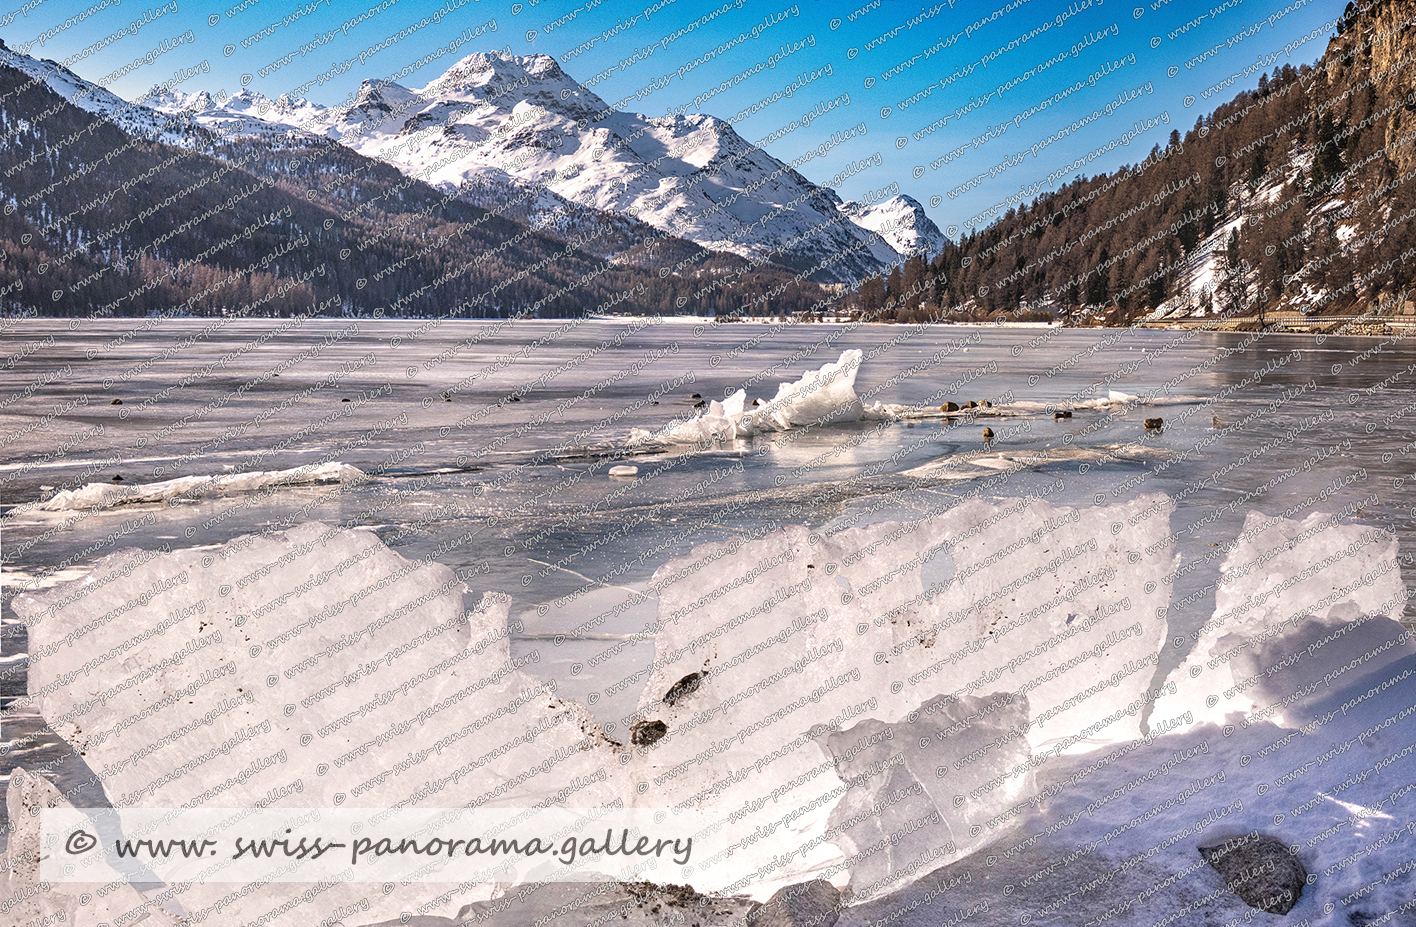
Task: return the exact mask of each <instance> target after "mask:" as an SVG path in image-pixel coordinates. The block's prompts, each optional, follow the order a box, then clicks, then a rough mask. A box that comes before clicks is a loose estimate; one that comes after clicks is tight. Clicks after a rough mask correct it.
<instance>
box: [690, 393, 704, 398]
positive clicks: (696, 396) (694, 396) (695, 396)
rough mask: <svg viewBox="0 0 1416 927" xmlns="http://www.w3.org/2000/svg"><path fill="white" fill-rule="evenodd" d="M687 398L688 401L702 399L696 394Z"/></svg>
mask: <svg viewBox="0 0 1416 927" xmlns="http://www.w3.org/2000/svg"><path fill="white" fill-rule="evenodd" d="M688 398H689V399H702V398H703V397H702V396H700V395H698V394H697V393H694V394H693V395H692V396H689V397H688Z"/></svg>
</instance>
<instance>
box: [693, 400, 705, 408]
mask: <svg viewBox="0 0 1416 927" xmlns="http://www.w3.org/2000/svg"><path fill="white" fill-rule="evenodd" d="M707 404H708V403H707V402H705V401H703V400H702V399H700V400H698V401H697V402H695V403H694V404H693V407H694V408H695V409H701V408H703V407H704V406H706V405H707Z"/></svg>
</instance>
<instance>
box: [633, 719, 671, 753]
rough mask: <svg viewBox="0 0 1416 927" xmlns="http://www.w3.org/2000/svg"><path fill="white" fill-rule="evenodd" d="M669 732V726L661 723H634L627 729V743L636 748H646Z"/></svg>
mask: <svg viewBox="0 0 1416 927" xmlns="http://www.w3.org/2000/svg"><path fill="white" fill-rule="evenodd" d="M668 732H669V726H668V725H667V724H665V723H664V722H662V721H636V722H634V725H633V726H632V727H631V728H630V729H629V742H630V743H632V744H634V745H635V746H636V747H647V746H649V745H650V744H652V743H654V742H655V741H657V740H658V739H659V738H660V737H663V736H664V735H665V734H667V733H668Z"/></svg>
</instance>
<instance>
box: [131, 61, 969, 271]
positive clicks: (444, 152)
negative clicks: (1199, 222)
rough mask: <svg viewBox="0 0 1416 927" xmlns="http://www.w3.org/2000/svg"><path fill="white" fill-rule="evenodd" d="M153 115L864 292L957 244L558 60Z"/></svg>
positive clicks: (159, 99)
mask: <svg viewBox="0 0 1416 927" xmlns="http://www.w3.org/2000/svg"><path fill="white" fill-rule="evenodd" d="M151 104H152V105H153V106H154V107H155V108H156V109H158V110H159V111H161V112H164V113H168V114H173V115H181V116H183V117H184V118H190V119H192V120H194V121H195V122H196V123H198V124H200V125H205V126H208V127H211V128H218V127H220V128H223V129H225V130H227V131H236V132H240V133H245V134H251V135H257V136H258V135H260V134H263V133H264V132H268V131H271V130H272V129H273V130H275V131H278V132H285V131H289V130H291V129H294V130H299V131H304V132H311V133H315V134H319V135H325V136H328V137H331V138H335V139H338V140H339V141H340V142H341V143H342V144H344V145H346V146H348V147H349V148H352V149H353V150H355V151H358V152H359V153H360V154H363V155H366V156H369V157H374V158H378V159H380V160H383V161H386V162H388V163H390V164H393V165H395V166H396V167H398V168H399V169H400V170H401V171H403V172H404V173H405V174H407V175H410V176H414V177H417V178H419V179H421V180H425V181H427V182H429V183H431V184H433V185H435V186H441V187H445V188H454V187H462V188H464V189H468V190H481V191H483V193H482V194H481V195H482V196H486V195H488V193H487V191H490V190H501V189H511V190H519V189H523V188H528V187H529V188H533V189H534V188H537V187H540V188H543V189H544V190H546V191H548V192H549V193H550V194H552V196H551V197H549V198H548V199H547V202H546V204H545V205H546V207H547V208H554V207H555V206H556V205H557V204H558V202H559V203H561V204H563V203H564V201H569V202H570V203H575V204H579V205H580V206H583V207H589V208H592V209H596V210H601V211H604V212H609V213H612V214H617V215H621V216H631V217H635V218H637V219H638V220H639V221H642V222H645V223H647V224H649V225H651V226H653V227H655V228H657V229H660V230H662V231H664V232H667V233H669V234H672V235H674V236H677V237H680V238H685V239H688V240H690V241H693V242H696V243H698V244H700V245H702V246H704V247H707V248H711V249H713V250H718V251H727V252H732V253H735V254H739V255H742V256H744V257H749V258H761V259H766V258H768V257H769V256H770V257H771V258H772V259H774V260H776V261H778V262H780V263H783V264H786V265H788V266H791V267H793V268H796V269H797V270H799V271H807V272H809V275H810V276H811V277H812V278H813V279H816V280H818V281H822V282H842V281H855V280H858V279H859V278H861V277H862V276H864V275H867V274H871V273H878V272H879V271H880V270H882V269H883V268H886V267H888V266H890V265H893V264H896V263H899V262H901V261H903V259H904V257H905V256H906V255H908V254H910V253H913V252H915V251H917V250H920V249H924V250H926V251H928V252H930V253H937V252H938V250H939V249H940V248H941V247H942V245H943V242H944V236H943V235H942V234H941V233H940V231H939V229H938V228H937V227H936V226H935V225H934V223H933V222H932V221H931V220H930V219H929V218H928V217H927V216H926V215H925V214H924V211H923V208H922V207H921V206H920V204H919V203H918V202H916V201H915V200H913V199H911V198H909V197H905V196H894V197H892V198H890V199H887V200H884V201H883V202H878V203H871V204H862V203H845V202H842V201H841V198H840V197H839V196H838V195H837V194H836V193H835V191H834V190H831V189H830V188H829V187H823V186H818V185H816V184H813V183H812V182H811V181H809V180H807V179H806V178H805V177H803V176H802V175H801V174H799V173H798V172H797V171H796V170H794V169H793V168H792V167H790V166H789V165H786V164H784V163H782V162H781V161H779V160H777V159H776V158H774V157H772V156H771V155H769V154H768V153H767V152H765V151H763V150H762V149H760V148H756V147H754V146H753V145H751V144H750V143H748V142H747V141H745V140H744V139H743V138H742V137H741V136H739V135H738V134H737V132H735V131H734V130H733V128H732V126H731V125H729V124H728V123H726V122H724V121H723V120H720V119H717V118H716V117H713V116H708V115H691V116H673V117H663V118H651V117H647V116H643V115H639V114H637V113H624V112H619V111H616V110H614V109H612V108H611V107H610V106H609V105H608V104H606V103H605V101H604V100H602V99H600V97H598V96H596V95H595V94H594V93H592V92H591V91H589V90H587V89H586V88H584V87H583V86H581V85H580V84H579V83H577V82H576V81H575V80H574V79H573V78H571V77H570V76H569V75H567V74H566V73H565V72H564V71H563V70H561V67H560V65H559V64H558V63H557V62H556V61H555V59H553V58H551V57H549V56H547V55H530V56H525V57H522V56H516V55H510V54H506V53H503V52H494V53H477V54H473V55H471V56H469V57H467V58H464V59H462V60H461V61H459V62H458V63H457V64H456V65H454V66H453V67H452V68H450V69H449V70H448V71H447V72H446V73H444V74H443V75H442V76H441V77H439V78H438V79H436V80H434V81H432V82H431V83H429V84H428V85H427V86H425V87H423V88H421V89H417V90H412V89H408V88H405V87H402V86H399V85H398V84H392V83H389V84H376V83H374V82H369V81H366V82H365V83H364V84H363V85H362V86H361V87H360V89H359V92H358V94H357V95H356V97H355V99H354V101H353V103H352V104H351V105H350V106H349V107H346V108H326V107H322V106H319V105H318V104H313V103H309V102H307V101H305V100H299V99H288V98H286V97H284V96H282V97H280V98H278V99H276V100H270V99H268V98H266V97H263V96H261V95H260V94H258V93H252V92H249V91H242V92H241V93H239V94H237V95H236V96H233V97H231V98H230V99H229V100H226V101H224V102H218V101H216V100H214V99H212V98H211V97H210V96H209V95H208V94H205V93H193V94H187V93H182V92H179V91H171V92H167V93H163V94H157V95H153V97H152V98H151ZM469 197H470V198H473V199H474V201H475V199H476V197H477V194H475V193H472V194H469ZM533 220H534V217H533Z"/></svg>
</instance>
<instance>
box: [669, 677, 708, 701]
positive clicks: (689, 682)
mask: <svg viewBox="0 0 1416 927" xmlns="http://www.w3.org/2000/svg"><path fill="white" fill-rule="evenodd" d="M703 676H704V674H703V673H689V674H688V675H687V676H685V677H683V678H682V679H680V680H679V681H678V682H676V683H674V684H673V685H671V686H669V691H667V692H665V693H664V704H665V705H672V704H673V703H674V702H677V701H678V700H679V699H681V698H686V697H688V696H690V695H692V694H693V693H695V692H697V691H698V687H699V686H701V685H703Z"/></svg>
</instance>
